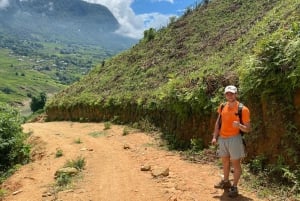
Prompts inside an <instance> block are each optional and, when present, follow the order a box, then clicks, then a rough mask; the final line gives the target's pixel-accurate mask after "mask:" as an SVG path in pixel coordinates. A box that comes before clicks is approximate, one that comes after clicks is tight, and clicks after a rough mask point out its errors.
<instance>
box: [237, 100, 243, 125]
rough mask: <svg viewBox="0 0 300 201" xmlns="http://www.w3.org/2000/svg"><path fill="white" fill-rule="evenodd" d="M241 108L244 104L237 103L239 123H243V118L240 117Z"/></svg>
mask: <svg viewBox="0 0 300 201" xmlns="http://www.w3.org/2000/svg"><path fill="white" fill-rule="evenodd" d="M243 107H244V104H243V103H239V106H238V115H239V119H240V122H241V123H243V116H242V111H243Z"/></svg>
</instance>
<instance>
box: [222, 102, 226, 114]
mask: <svg viewBox="0 0 300 201" xmlns="http://www.w3.org/2000/svg"><path fill="white" fill-rule="evenodd" d="M225 105H226V103H222V104H221V112H222V110H223V108H224V107H225Z"/></svg>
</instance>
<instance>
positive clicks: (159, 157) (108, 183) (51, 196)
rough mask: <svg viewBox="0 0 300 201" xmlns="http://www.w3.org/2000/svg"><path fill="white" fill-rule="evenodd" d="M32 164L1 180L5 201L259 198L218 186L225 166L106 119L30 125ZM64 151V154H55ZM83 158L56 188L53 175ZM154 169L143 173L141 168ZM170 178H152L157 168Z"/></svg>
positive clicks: (26, 127)
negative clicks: (188, 156)
mask: <svg viewBox="0 0 300 201" xmlns="http://www.w3.org/2000/svg"><path fill="white" fill-rule="evenodd" d="M23 128H24V132H30V133H31V136H30V143H31V144H32V145H33V148H32V158H33V162H31V163H30V164H27V165H25V166H23V167H21V168H20V169H19V170H18V171H17V172H16V173H15V174H14V175H13V176H11V177H10V178H9V179H8V180H7V181H6V182H4V183H3V184H2V188H3V189H5V191H6V192H7V195H6V197H5V198H4V199H3V200H4V201H50V200H57V201H210V200H212V201H216V200H223V201H226V200H238V201H251V200H255V201H257V200H261V199H259V198H257V197H256V195H255V194H254V193H251V192H247V191H246V190H245V189H243V188H242V187H241V188H240V189H239V191H240V195H239V196H238V197H237V198H234V199H232V198H229V197H228V195H227V192H224V191H223V190H218V189H214V187H213V186H214V184H215V183H216V182H218V181H219V180H220V174H221V170H220V169H219V168H218V167H217V166H215V165H213V164H196V163H191V162H189V161H187V160H183V159H182V157H180V154H179V153H177V152H170V151H167V150H166V149H164V148H163V147H161V146H159V144H160V141H159V140H157V136H155V135H149V134H146V133H142V132H139V131H130V132H129V134H128V135H124V126H117V125H112V126H111V128H110V129H107V130H105V129H104V124H103V123H74V122H48V123H27V124H24V125H23ZM79 142H81V143H79ZM57 150H61V151H62V153H63V156H62V157H56V153H57ZM78 157H82V158H84V159H85V161H86V166H85V168H84V170H83V171H82V172H81V173H80V175H79V176H77V179H76V180H74V182H73V183H72V185H70V186H69V187H68V188H65V189H63V190H60V191H58V190H55V187H56V186H57V185H56V183H55V178H54V174H55V172H56V171H57V170H58V169H60V168H62V167H63V166H64V164H65V163H66V161H67V160H74V159H76V158H78ZM147 165H148V166H151V170H150V171H141V167H142V166H147ZM160 169H163V170H169V175H168V176H158V177H154V176H153V173H155V171H157V170H160Z"/></svg>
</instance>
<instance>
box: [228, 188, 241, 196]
mask: <svg viewBox="0 0 300 201" xmlns="http://www.w3.org/2000/svg"><path fill="white" fill-rule="evenodd" d="M238 194H239V191H238V188H237V187H236V186H231V187H230V189H229V192H228V196H229V197H236V196H238Z"/></svg>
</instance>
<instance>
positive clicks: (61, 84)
mask: <svg viewBox="0 0 300 201" xmlns="http://www.w3.org/2000/svg"><path fill="white" fill-rule="evenodd" d="M114 54H116V52H111V51H109V50H104V49H102V48H99V47H96V46H91V45H86V46H83V45H77V44H75V43H73V44H59V43H50V42H41V41H38V40H32V41H29V40H24V39H18V38H16V37H13V36H8V35H6V34H4V33H2V34H1V36H0V72H1V73H0V83H1V84H0V85H1V86H0V102H6V103H10V104H13V105H22V102H24V101H26V100H28V99H29V97H30V96H32V95H33V96H35V95H37V94H39V93H41V92H46V93H49V94H53V93H57V92H58V91H60V90H62V89H63V88H65V87H66V86H67V85H69V84H71V83H73V82H75V81H78V80H79V79H80V78H81V77H82V76H83V75H85V74H87V72H89V70H90V69H91V68H92V67H93V66H94V65H95V64H96V63H101V62H102V61H103V60H104V59H105V58H107V57H111V56H112V55H114Z"/></svg>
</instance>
